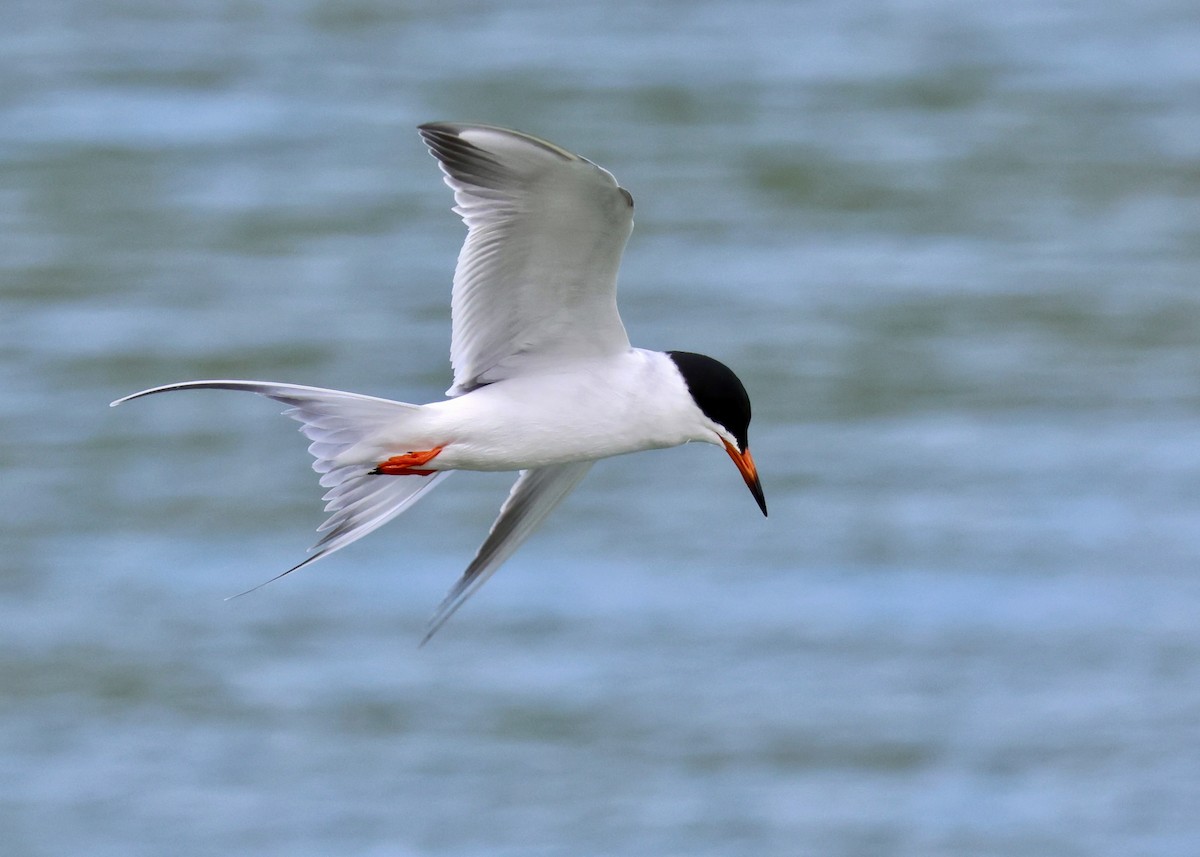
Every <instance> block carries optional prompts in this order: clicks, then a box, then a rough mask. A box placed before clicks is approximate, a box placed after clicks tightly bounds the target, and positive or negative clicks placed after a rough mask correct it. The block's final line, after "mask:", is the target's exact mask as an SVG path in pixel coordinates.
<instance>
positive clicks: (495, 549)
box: [421, 461, 594, 645]
mask: <svg viewBox="0 0 1200 857" xmlns="http://www.w3.org/2000/svg"><path fill="white" fill-rule="evenodd" d="M593 463H594V462H591V461H574V462H571V463H569V464H555V465H551V466H549V467H539V468H537V469H535V470H522V471H521V475H520V477H519V478H518V479H517V481H516V483H515V484H514V485H513V487H512V490H511V491H510V492H509V494H508V499H507V500H505V501H504V505H503V506H502V507H501V508H500V515H499V517H497V518H496V521H495V523H493V524H492V529H491V532H489V533H488V537H487V539H485V540H484V542H483V544H482V545H481V546H480V548H479V552H478V553H476V554H475V559H474V560H472V561H471V564H470V565H469V566H467V570H466V571H464V572H463V575H462V577H460V578H459V579H458V583H456V584H454V588H453V589H451V590H450V592H449V594H447V595H446V598H445V600H443V601H442V603H441V604H440V605H439V606H438V609H437V611H436V612H435V613H434V614H433V618H432V619H430V620H429V628H428V630H427V631H426V632H425V637H424V639H422V640H421V645H425V643H427V642H429V638H430V637H432V636H433V635H434V634H435V633H437V630H438V629H439V628H441V627H442V625H444V624H446V620H447V619H449V618H450V617H451V616H453V615H454V612H455V611H456V610H458V608H459V607H461V606H462V605H463V603H464V602H465V601H466V600H467V599H468V598H470V597H471V596H472V595H474V594H475V591H476V590H477V589H479V587H481V586H483V584H484V582H485V581H486V580H487V579H488V578H489V577H491V575H492V572H494V571H495V570H496V569H498V568H499V567H500V566H501V565H502V564H503V563H504V561H505V560H506V559H508V558H509V557H510V556H512V554H513V551H515V550H516V549H517V548H518V547H519V546H520V545H521V543H522V542H523V541H525V539H527V538H528V537H529V535H530V534H531V533H532V532H533V531H534V530H535V529H537V527H538V525H539V524H540V523H541V522H542V521H543V520H545V518H546V516H547V515H549V514H550V512H551V511H552V510H553V509H554V507H555V506H557V505H558V504H559V503H561V502H562V500H563V498H565V497H566V496H567V495H568V494H570V493H571V491H572V489H574V488H575V486H576V485H578V484H579V483H580V481H581V480H582V479H583V477H584V476H586V475H587V472H588V471H589V470H590V469H591V467H592V464H593Z"/></svg>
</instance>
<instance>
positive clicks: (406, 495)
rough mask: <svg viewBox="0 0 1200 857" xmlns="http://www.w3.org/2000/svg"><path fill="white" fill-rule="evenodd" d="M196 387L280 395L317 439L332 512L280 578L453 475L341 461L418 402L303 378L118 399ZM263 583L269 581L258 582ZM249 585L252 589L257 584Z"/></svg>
mask: <svg viewBox="0 0 1200 857" xmlns="http://www.w3.org/2000/svg"><path fill="white" fill-rule="evenodd" d="M197 389H215V390H245V391H246V392H249V393H257V394H258V395H260V396H266V397H267V398H268V399H274V400H275V401H277V402H281V403H282V404H284V405H287V409H286V410H285V411H284V412H283V414H284V416H288V417H291V418H292V419H294V420H297V421H299V422H300V423H301V426H300V431H301V432H303V434H304V436H305V437H307V438H308V439H309V440H310V441H312V442H311V443H310V444H309V446H308V451H309V453H310V454H311V455H312V456H313V458H314V461H313V470H315V471H317V472H318V473H320V474H321V480H320V482H321V485H322V486H323V487H325V488H328V489H329V490H328V491H327V492H326V493H325V496H324V497H323V498H322V499H323V500H325V501H326V503H325V511H326V512H330V513H332V514H331V515H330V516H329V518H328V519H326V521H325V523H323V524H322V525H321V526H320V527H319V528H318V532H320V533H322V535H321V538H320V539H318V540H317V543H316V544H314V545H313V546H312V547H311V548H309V553H310V554H311V556H309V557H308V558H307V559H305V560H304V561H303V562H300V563H297V564H296V565H294V566H292V567H291V568H289V569H288V570H287V571H285V572H283V573H282V574H279V575H277V576H276V577H273V578H271V580H277V579H278V578H280V577H283V576H284V575H285V574H290V573H291V572H293V571H295V570H296V569H298V568H303V567H304V566H306V565H308V564H309V563H311V562H316V561H317V560H319V559H321V558H322V557H326V556H329V554H331V553H333V552H334V551H337V550H340V549H341V548H344V547H345V546H346V545H348V544H350V543H351V542H355V541H358V540H359V539H361V538H362V537H363V536H365V535H367V533H370V532H372V531H374V530H376V529H378V528H379V527H382V526H383V525H384V524H386V523H387V522H388V521H390V520H392V518H394V517H396V516H397V515H399V514H400V513H401V512H403V511H405V510H406V509H408V508H409V507H410V506H412V505H413V504H414V503H416V502H417V501H418V500H420V499H421V498H422V497H424V496H425V495H426V494H427V493H428V492H429V491H430V490H432V489H433V487H434V486H435V485H437V484H439V483H440V482H441V481H442V480H443V479H445V477H447V476H449V475H450V472H451V471H449V470H443V471H439V472H437V473H434V474H433V475H431V476H421V477H413V478H409V477H399V476H384V475H379V474H375V473H372V472H371V471H372V469H373V468H374V463H369V464H337V463H336V461H337V459H338V456H339V455H341V453H343V452H345V451H346V450H348V449H350V448H351V447H353V446H354V445H355V444H357V443H359V442H360V441H362V440H364V439H365V438H367V437H369V436H370V435H372V434H374V433H375V432H376V431H378V430H379V429H381V428H383V427H385V426H388V425H394V424H395V423H396V422H397V421H398V420H401V419H403V416H404V414H405V412H411V411H415V410H417V409H418V408H419V407H420V406H419V405H410V404H407V403H405V402H396V401H392V400H390V399H380V398H376V397H375V396H363V395H360V394H358V393H344V392H342V391H340V390H326V389H323V388H321V387H305V386H302V385H299V384H275V383H270V382H265V381H186V382H184V383H181V384H168V385H166V386H164V387H155V388H153V389H150V390H143V391H141V392H140V393H134V394H133V395H131V396H125V397H124V398H122V399H117V400H116V401H115V402H113V403H112V406H113V407H115V406H117V405H120V404H122V403H124V402H128V401H129V400H131V399H137V398H140V397H142V396H149V395H151V394H152V393H166V392H169V391H172V390H197ZM270 582H271V581H267V583H270ZM263 585H265V584H260V586H263ZM257 588H258V587H257V586H256V587H254V589H257ZM247 591H248V592H252V591H253V589H251V590H247ZM242 594H245V593H242Z"/></svg>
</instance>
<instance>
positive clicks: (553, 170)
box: [112, 122, 767, 644]
mask: <svg viewBox="0 0 1200 857" xmlns="http://www.w3.org/2000/svg"><path fill="white" fill-rule="evenodd" d="M419 131H420V134H421V137H422V138H423V139H424V141H425V144H426V146H428V148H429V150H430V152H431V153H432V154H433V156H434V157H435V158H436V159H437V161H438V165H439V167H440V168H441V171H442V173H443V176H444V181H445V183H446V184H447V185H449V187H450V188H451V190H453V191H454V200H455V203H456V205H455V207H454V211H455V212H456V213H457V214H458V215H459V216H460V217H461V218H462V220H463V222H464V223H465V224H466V226H467V238H466V242H465V243H464V245H463V247H462V250H461V252H460V253H459V256H458V264H457V267H456V268H455V271H454V281H453V289H452V295H451V328H452V330H451V340H450V362H451V366H452V368H453V371H454V382H453V385H452V386H451V387H450V389H449V390H447V391H446V396H447V397H448V398H446V399H445V400H443V401H438V402H431V403H429V404H424V405H413V404H408V403H405V402H398V401H392V400H389V399H382V398H376V397H374V396H364V395H360V394H358V393H347V392H342V391H339V390H328V389H322V388H319V387H307V386H301V385H297V384H283V383H274V382H269V381H231V380H213V381H185V382H182V383H176V384H168V385H165V386H161V387H154V388H152V389H149V390H143V391H141V392H139V393H133V394H132V395H129V396H125V397H124V398H121V399H118V400H117V401H115V402H113V403H112V405H113V406H116V405H119V404H122V403H123V402H127V401H130V400H131V399H137V398H140V397H142V396H149V395H151V394H154V393H164V392H168V391H173V390H195V389H204V388H209V389H220V390H244V391H247V392H251V393H257V394H259V395H260V396H265V397H267V398H269V399H273V400H275V401H276V402H280V403H282V404H284V405H286V406H287V408H286V410H284V412H283V413H284V415H286V416H288V417H291V418H293V419H295V420H298V421H299V422H300V423H301V424H302V425H301V428H300V431H301V432H302V433H303V434H304V435H305V436H306V437H307V438H308V439H309V440H310V441H311V444H310V445H309V447H308V451H309V453H310V454H311V455H312V456H313V458H314V459H315V461H314V462H313V469H314V470H315V471H316V472H317V473H319V474H321V477H320V484H321V485H322V486H323V487H325V488H328V489H329V490H328V492H327V493H326V494H325V496H324V498H323V499H324V500H325V501H326V506H325V511H326V512H330V513H332V514H331V515H330V517H329V518H328V519H327V520H326V521H325V523H324V524H322V525H321V527H320V528H319V529H318V532H320V533H322V534H323V535H322V536H321V537H320V538H319V539H318V541H317V542H316V544H314V545H313V546H312V547H311V548H310V549H309V554H310V555H309V556H308V558H307V559H305V560H304V561H303V562H301V563H299V564H297V565H295V566H293V567H292V568H290V569H288V570H287V571H285V572H283V573H282V574H280V575H278V577H282V576H283V575H285V574H289V573H290V572H292V571H295V570H297V569H299V568H302V567H304V566H306V565H308V564H309V563H312V562H316V561H317V560H318V559H322V558H324V557H327V556H329V555H330V554H331V553H333V552H334V551H337V550H340V549H341V548H344V547H346V546H347V545H349V544H351V543H352V542H355V541H357V540H358V539H360V538H362V537H363V536H365V535H367V534H368V533H370V532H372V531H373V530H375V529H377V528H379V527H381V526H383V525H384V524H386V523H387V522H388V521H390V520H392V519H393V518H395V517H396V516H397V515H399V514H400V513H402V512H404V511H405V510H406V509H408V508H410V507H411V506H412V505H413V504H414V503H416V502H417V501H418V500H420V499H421V498H422V497H424V496H425V495H426V494H428V493H429V492H430V490H431V489H433V487H434V486H436V485H438V484H440V483H441V481H442V480H443V479H445V478H446V477H447V476H449V475H450V474H451V473H452V472H454V471H455V470H479V471H514V470H515V471H520V474H519V476H518V478H517V481H516V483H515V484H514V485H513V487H512V490H511V491H510V493H509V495H508V498H507V499H506V500H505V502H504V504H503V506H502V507H501V509H500V514H499V517H497V518H496V521H495V522H494V523H493V524H492V528H491V531H490V532H489V533H488V536H487V538H486V540H485V541H484V542H483V545H482V546H481V547H480V548H479V551H478V553H477V554H476V555H475V558H474V560H472V562H471V564H470V565H469V566H468V567H467V569H466V571H464V572H463V574H462V577H460V578H459V580H458V582H457V583H456V584H455V585H454V587H453V588H452V589H451V590H450V592H449V594H447V596H446V598H445V600H444V601H442V603H441V605H440V606H439V607H438V608H437V610H436V611H435V613H434V615H433V617H432V618H431V619H430V622H429V625H428V628H427V630H426V633H425V636H424V638H423V640H422V644H423V643H424V642H426V641H428V640H429V638H430V637H432V636H433V634H434V633H435V632H436V631H437V630H438V629H439V628H441V627H442V625H443V624H445V622H446V620H447V619H449V618H450V617H451V616H452V615H453V614H454V612H455V611H457V610H458V608H459V607H461V606H462V605H463V603H464V602H465V601H466V600H467V599H468V598H469V597H470V596H471V595H472V594H474V593H475V591H476V590H478V589H479V587H480V586H481V585H482V584H483V583H484V582H485V581H486V580H487V578H488V577H489V576H491V574H492V573H493V572H495V571H496V569H497V568H499V567H500V565H501V564H502V563H503V562H504V561H505V560H507V559H508V558H509V557H510V556H511V555H512V553H513V552H514V551H515V550H516V549H517V547H518V546H519V545H520V544H521V543H522V542H524V541H525V539H526V538H528V537H529V535H530V534H531V533H532V532H533V531H534V530H535V529H536V528H537V527H538V525H539V524H541V523H542V521H543V520H544V519H545V518H546V516H547V515H548V514H549V513H550V512H551V510H553V509H554V507H555V506H557V505H558V504H559V503H561V502H562V500H563V498H565V497H566V496H567V495H568V494H569V493H570V492H571V490H572V489H574V488H575V486H577V485H578V484H579V482H580V480H582V479H583V477H584V476H585V475H586V474H587V472H588V470H589V469H590V468H591V466H592V464H593V463H595V462H596V461H597V460H599V459H602V458H608V457H610V456H614V455H622V454H625V453H630V452H640V451H642V450H649V449H661V448H665V447H673V446H678V445H681V444H684V443H689V442H692V441H703V442H705V443H711V444H714V445H715V446H718V447H722V448H724V450H725V451H726V452H727V453H728V454H729V457H730V458H732V459H733V463H734V464H735V465H737V468H738V470H739V471H740V473H741V475H742V478H743V479H744V480H745V482H746V485H747V486H748V487H749V488H750V491H751V493H752V494H753V495H754V499H755V500H756V501H757V502H758V506H759V508H760V509H761V510H762V513H763V514H764V515H766V514H767V504H766V499H765V498H764V496H763V490H762V485H761V484H760V481H759V477H758V472H757V469H756V468H755V464H754V459H753V458H752V457H751V455H750V446H749V440H748V438H747V432H748V429H749V426H750V397H749V396H748V395H747V393H746V389H745V387H744V386H743V385H742V382H741V381H740V380H738V377H737V376H736V375H735V374H734V373H733V371H732V370H730V369H729V368H728V367H727V366H725V365H724V364H722V363H720V362H718V361H717V360H714V359H713V358H711V357H706V356H704V355H701V354H694V353H691V352H686V351H666V352H662V351H650V350H646V349H642V348H635V347H633V346H632V345H630V343H629V338H628V336H627V335H626V333H625V327H624V325H623V324H622V323H621V317H620V315H619V314H618V312H617V269H618V267H619V265H620V261H621V254H622V251H623V250H624V247H625V243H626V241H627V240H628V238H629V235H630V232H631V231H632V229H633V197H632V196H631V195H630V194H629V191H627V190H625V189H624V188H623V187H621V186H620V185H618V184H617V181H616V179H615V178H614V177H613V175H612V174H611V173H609V172H608V171H607V170H605V169H603V168H602V167H599V166H597V165H596V164H594V163H592V162H591V161H589V160H587V159H586V158H582V157H580V156H578V155H575V154H572V153H571V152H568V151H567V150H565V149H563V148H561V147H559V146H556V145H555V144H553V143H550V142H547V141H546V140H542V139H539V138H537V137H534V136H531V135H529V134H524V133H521V132H519V131H513V130H509V129H507V128H500V127H497V126H493V125H476V124H461V123H453V122H433V123H429V124H426V125H422V126H420V128H419ZM273 579H277V578H273ZM268 582H269V581H268ZM256 588H257V587H256Z"/></svg>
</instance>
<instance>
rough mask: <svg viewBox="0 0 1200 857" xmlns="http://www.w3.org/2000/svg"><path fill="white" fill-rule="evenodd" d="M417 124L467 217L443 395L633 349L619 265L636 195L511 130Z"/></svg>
mask: <svg viewBox="0 0 1200 857" xmlns="http://www.w3.org/2000/svg"><path fill="white" fill-rule="evenodd" d="M420 131H421V136H422V137H423V138H424V140H425V143H426V145H428V146H429V150H430V151H431V152H432V153H433V155H434V157H436V158H437V159H438V163H439V165H440V167H441V169H442V172H443V173H444V175H445V181H446V184H447V185H449V186H450V188H451V189H452V190H453V191H454V199H455V203H456V205H455V208H454V210H455V211H456V212H457V213H458V214H459V215H460V216H461V217H462V219H463V222H464V223H466V225H467V240H466V242H465V243H464V244H463V248H462V251H461V252H460V254H459V257H458V267H457V268H456V270H455V272H454V292H453V297H452V300H451V312H452V318H453V325H452V326H453V331H452V336H451V346H450V361H451V364H452V365H453V367H454V385H453V386H452V387H451V388H450V390H449V391H448V395H451V396H455V395H459V394H461V393H465V392H468V391H470V390H472V389H474V388H476V387H479V386H482V385H484V384H489V383H491V382H493V381H498V380H501V379H503V378H507V377H510V376H511V375H513V374H515V373H518V372H521V371H528V370H530V369H531V368H535V367H538V366H550V365H555V364H557V363H560V362H561V361H562V360H564V359H571V358H577V357H588V356H602V355H607V354H612V353H617V352H620V351H623V350H626V349H628V348H629V338H628V337H627V336H626V334H625V328H624V326H623V325H622V324H621V317H620V315H619V313H618V312H617V269H618V267H619V266H620V262H621V253H622V251H623V250H624V248H625V242H626V240H627V239H628V238H629V232H630V230H631V229H632V228H633V199H632V197H630V195H629V193H628V192H627V191H625V190H624V189H623V188H621V187H620V186H618V185H617V182H616V180H615V179H614V178H613V177H612V174H610V173H609V172H608V171H606V170H604V169H601V168H600V167H598V166H596V165H595V164H593V163H592V162H591V161H588V160H586V159H585V158H581V157H579V156H577V155H573V154H571V153H570V152H567V151H566V150H564V149H561V148H559V147H558V146H555V145H554V144H553V143H548V142H546V141H545V140H540V139H538V138H536V137H532V136H530V135H528V134H522V133H520V132H517V131H510V130H507V129H504V128H496V127H493V126H487V125H459V124H453V123H446V122H435V123H431V124H428V125H422V126H421V128H420Z"/></svg>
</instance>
